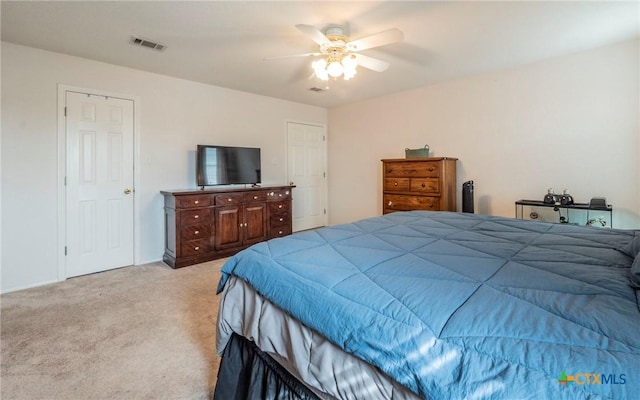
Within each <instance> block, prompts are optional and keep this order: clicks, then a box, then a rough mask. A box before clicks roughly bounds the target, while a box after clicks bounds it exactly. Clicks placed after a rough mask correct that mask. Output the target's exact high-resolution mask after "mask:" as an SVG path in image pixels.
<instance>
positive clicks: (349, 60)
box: [342, 54, 358, 71]
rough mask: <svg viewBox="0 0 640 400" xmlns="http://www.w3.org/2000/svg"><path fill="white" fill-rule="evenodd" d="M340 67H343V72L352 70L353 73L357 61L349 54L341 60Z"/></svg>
mask: <svg viewBox="0 0 640 400" xmlns="http://www.w3.org/2000/svg"><path fill="white" fill-rule="evenodd" d="M342 65H344V69H345V70H348V69H352V70H354V71H355V69H356V66H357V65H358V60H356V56H355V55H353V54H350V55H348V56H346V57H345V58H344V59H342Z"/></svg>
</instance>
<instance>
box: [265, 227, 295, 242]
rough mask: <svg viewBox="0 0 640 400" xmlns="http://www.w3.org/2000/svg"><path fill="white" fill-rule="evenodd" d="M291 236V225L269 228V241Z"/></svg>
mask: <svg viewBox="0 0 640 400" xmlns="http://www.w3.org/2000/svg"><path fill="white" fill-rule="evenodd" d="M290 234H291V225H286V226H280V227H277V228H271V229H270V230H269V239H273V238H277V237H282V236H287V235H290Z"/></svg>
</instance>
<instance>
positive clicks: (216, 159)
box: [196, 144, 262, 187]
mask: <svg viewBox="0 0 640 400" xmlns="http://www.w3.org/2000/svg"><path fill="white" fill-rule="evenodd" d="M196 159H197V161H196V181H197V182H196V183H197V185H198V186H202V187H205V186H214V185H235V184H252V185H256V184H258V183H260V182H261V181H262V178H261V173H260V169H261V164H260V149H259V148H255V147H231V146H210V145H202V144H199V145H198V148H197V152H196Z"/></svg>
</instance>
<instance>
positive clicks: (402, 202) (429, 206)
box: [384, 194, 440, 211]
mask: <svg viewBox="0 0 640 400" xmlns="http://www.w3.org/2000/svg"><path fill="white" fill-rule="evenodd" d="M384 208H385V210H389V211H411V210H429V211H440V207H439V198H438V197H429V196H403V195H396V194H385V195H384Z"/></svg>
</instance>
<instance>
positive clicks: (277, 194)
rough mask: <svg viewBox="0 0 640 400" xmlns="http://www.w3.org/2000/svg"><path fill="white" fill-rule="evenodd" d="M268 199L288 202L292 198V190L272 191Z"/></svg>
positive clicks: (268, 194)
mask: <svg viewBox="0 0 640 400" xmlns="http://www.w3.org/2000/svg"><path fill="white" fill-rule="evenodd" d="M267 198H268V200H269V201H274V200H275V201H279V200H288V199H290V198H291V190H290V189H279V190H271V191H269V192H267Z"/></svg>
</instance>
